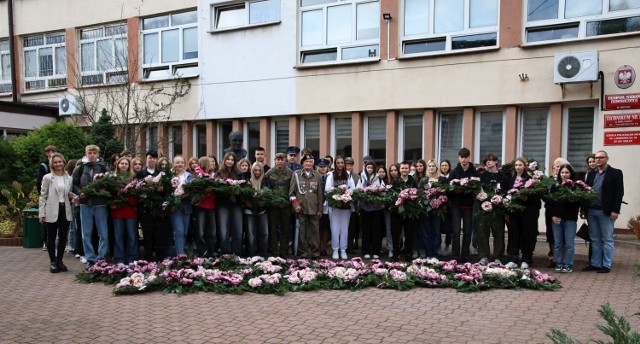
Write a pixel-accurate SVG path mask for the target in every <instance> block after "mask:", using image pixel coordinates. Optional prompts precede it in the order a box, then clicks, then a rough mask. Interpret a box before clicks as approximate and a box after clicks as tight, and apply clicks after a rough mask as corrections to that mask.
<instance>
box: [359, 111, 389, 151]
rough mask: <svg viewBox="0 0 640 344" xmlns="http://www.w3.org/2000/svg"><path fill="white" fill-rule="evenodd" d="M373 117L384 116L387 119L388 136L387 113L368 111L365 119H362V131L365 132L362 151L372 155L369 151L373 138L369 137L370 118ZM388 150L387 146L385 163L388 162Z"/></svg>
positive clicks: (386, 134)
mask: <svg viewBox="0 0 640 344" xmlns="http://www.w3.org/2000/svg"><path fill="white" fill-rule="evenodd" d="M371 117H378V118H384V120H385V132H384V133H385V136H388V129H389V128H387V127H386V119H387V115H386V114H385V113H383V112H372V113H367V114H366V115H365V116H364V121H362V122H363V123H362V124H363V126H364V128H363V129H362V132H363V133H364V135H363V136H364V137H363V141H364V142H363V143H362V151H363V152H364V155H371V152H369V141H370V140H371V138H370V137H369V119H370V118H371ZM387 150H388V148H386V147H385V157H384V161H385V163H386V162H387V156H386V155H387Z"/></svg>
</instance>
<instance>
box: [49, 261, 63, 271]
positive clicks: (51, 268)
mask: <svg viewBox="0 0 640 344" xmlns="http://www.w3.org/2000/svg"><path fill="white" fill-rule="evenodd" d="M49 272H50V273H52V274H57V273H58V272H60V268H59V267H58V263H57V262H51V265H50V266H49Z"/></svg>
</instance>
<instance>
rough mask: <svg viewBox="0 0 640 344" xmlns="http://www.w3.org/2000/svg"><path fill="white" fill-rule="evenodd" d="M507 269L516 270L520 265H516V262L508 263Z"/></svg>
mask: <svg viewBox="0 0 640 344" xmlns="http://www.w3.org/2000/svg"><path fill="white" fill-rule="evenodd" d="M505 267H507V268H509V269H515V268H517V267H518V264H516V263H514V262H508V263H507V265H505Z"/></svg>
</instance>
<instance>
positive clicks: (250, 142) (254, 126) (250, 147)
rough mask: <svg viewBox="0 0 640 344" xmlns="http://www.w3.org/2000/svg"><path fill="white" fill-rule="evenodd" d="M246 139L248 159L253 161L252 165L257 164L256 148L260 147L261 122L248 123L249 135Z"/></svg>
mask: <svg viewBox="0 0 640 344" xmlns="http://www.w3.org/2000/svg"><path fill="white" fill-rule="evenodd" d="M245 137H246V142H245V144H246V147H247V152H248V153H247V155H248V156H247V158H249V160H251V162H252V163H254V162H256V157H255V151H256V148H258V147H260V122H257V121H252V122H247V134H246V135H245Z"/></svg>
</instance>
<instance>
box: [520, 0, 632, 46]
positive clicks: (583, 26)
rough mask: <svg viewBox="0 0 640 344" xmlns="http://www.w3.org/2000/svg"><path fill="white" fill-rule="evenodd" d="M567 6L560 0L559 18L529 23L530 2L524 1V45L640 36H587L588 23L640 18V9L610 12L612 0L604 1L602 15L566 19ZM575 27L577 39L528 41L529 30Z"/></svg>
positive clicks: (623, 34) (623, 33)
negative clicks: (576, 28)
mask: <svg viewBox="0 0 640 344" xmlns="http://www.w3.org/2000/svg"><path fill="white" fill-rule="evenodd" d="M565 4H566V0H558V14H557V18H555V19H543V20H535V21H531V22H529V21H528V6H529V0H523V6H522V7H523V14H522V15H523V16H522V21H523V23H524V30H522V35H523V36H522V42H523V45H540V44H549V43H557V42H568V41H576V40H585V39H598V38H602V37H611V36H625V35H634V34H640V31H631V32H621V33H615V34H602V35H594V36H587V24H588V23H590V22H599V21H606V20H610V19H623V18H631V17H638V16H640V8H635V9H628V10H619V11H609V5H610V0H602V13H601V14H597V15H588V16H579V17H572V18H565ZM574 26H577V27H578V36H577V37H568V38H557V39H550V40H541V41H535V42H529V41H528V40H527V37H528V33H529V30H531V29H534V30H535V29H542V30H543V29H554V28H558V29H559V28H566V27H574Z"/></svg>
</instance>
